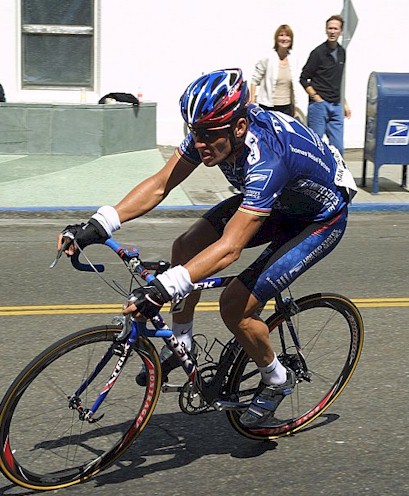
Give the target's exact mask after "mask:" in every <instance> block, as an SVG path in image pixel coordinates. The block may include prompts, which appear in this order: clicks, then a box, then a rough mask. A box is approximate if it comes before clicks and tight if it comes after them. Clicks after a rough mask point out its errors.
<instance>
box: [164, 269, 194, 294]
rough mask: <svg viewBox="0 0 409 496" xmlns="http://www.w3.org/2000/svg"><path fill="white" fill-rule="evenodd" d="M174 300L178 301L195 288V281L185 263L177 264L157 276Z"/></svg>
mask: <svg viewBox="0 0 409 496" xmlns="http://www.w3.org/2000/svg"><path fill="white" fill-rule="evenodd" d="M157 279H158V280H159V282H160V283H161V284H162V285H163V287H164V288H165V289H166V291H167V292H168V293H169V296H171V297H172V301H173V302H177V301H179V300H181V299H182V298H184V297H185V296H186V295H188V294H189V293H190V292H191V291H192V290H193V287H194V286H193V283H192V281H191V279H190V274H189V271H188V270H187V269H185V267H183V265H177V266H176V267H172V268H171V269H168V270H167V271H165V272H164V273H163V274H159V275H158V276H157Z"/></svg>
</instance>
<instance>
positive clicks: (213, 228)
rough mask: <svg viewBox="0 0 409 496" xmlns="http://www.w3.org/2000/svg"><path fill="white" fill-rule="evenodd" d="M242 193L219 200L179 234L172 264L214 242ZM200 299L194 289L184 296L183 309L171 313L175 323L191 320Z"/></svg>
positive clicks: (189, 257) (189, 256) (183, 260)
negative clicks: (186, 229) (187, 295)
mask: <svg viewBox="0 0 409 496" xmlns="http://www.w3.org/2000/svg"><path fill="white" fill-rule="evenodd" d="M241 200H242V195H236V196H233V197H231V198H228V199H227V200H224V201H222V202H220V203H219V204H218V205H216V206H215V207H213V208H212V209H210V210H209V211H208V212H206V213H205V214H204V216H203V217H202V218H201V219H199V220H198V221H197V222H195V223H194V224H193V226H192V227H190V229H188V231H186V232H185V233H184V234H182V235H181V236H179V237H178V238H177V239H176V240H175V242H174V243H173V247H172V265H173V266H175V265H179V264H182V265H183V264H185V263H186V262H187V261H189V260H190V259H192V258H193V257H194V256H195V255H197V254H198V253H200V252H201V251H203V250H204V249H205V248H207V247H208V246H210V245H211V244H212V243H214V242H216V241H217V240H218V239H219V238H220V237H221V236H222V234H223V230H224V227H225V225H226V223H227V222H228V221H229V219H230V217H231V216H232V215H233V214H234V212H235V211H236V210H237V208H238V207H239V205H240V203H241ZM199 299H200V292H199V291H196V292H194V293H192V294H191V295H189V297H188V298H186V301H185V305H184V309H183V310H182V311H181V312H179V313H175V314H174V315H173V321H174V323H177V324H185V323H189V322H192V320H193V314H194V310H195V307H196V305H197V303H198V302H199Z"/></svg>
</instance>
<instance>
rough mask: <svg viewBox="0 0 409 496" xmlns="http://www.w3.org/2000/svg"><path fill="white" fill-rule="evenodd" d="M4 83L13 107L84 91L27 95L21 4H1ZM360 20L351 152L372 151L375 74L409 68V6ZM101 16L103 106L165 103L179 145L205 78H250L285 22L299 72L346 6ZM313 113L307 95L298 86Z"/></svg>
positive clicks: (391, 5) (363, 11)
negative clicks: (367, 147)
mask: <svg viewBox="0 0 409 496" xmlns="http://www.w3.org/2000/svg"><path fill="white" fill-rule="evenodd" d="M1 3H2V11H1V16H0V43H1V45H0V46H3V47H7V50H2V57H1V59H0V81H1V82H2V84H3V86H4V88H5V90H6V96H7V99H8V101H19V102H22V101H23V102H24V101H26V102H30V101H36V102H39V101H40V102H79V101H80V95H79V92H78V91H65V92H64V91H38V90H30V91H22V90H21V89H20V88H19V81H20V73H19V66H20V56H19V29H20V28H19V21H18V19H19V11H18V5H19V0H1ZM353 4H354V8H355V11H356V13H357V15H358V18H359V22H358V27H357V30H356V32H355V34H354V37H353V39H352V41H351V42H350V44H349V46H348V52H347V66H346V96H347V99H348V101H349V104H350V107H351V109H352V118H351V119H350V120H349V121H346V125H345V145H346V148H357V147H362V146H363V143H364V126H365V112H366V90H367V82H368V77H369V75H370V73H371V72H372V71H380V72H409V50H408V42H407V39H408V36H407V26H408V22H409V2H408V1H407V0H394V2H387V1H386V0H372V2H370V3H368V1H367V0H353ZM97 5H98V10H99V12H100V23H99V29H98V31H97V33H96V35H97V39H98V53H97V88H96V92H95V93H89V94H87V102H89V103H96V102H97V101H98V99H99V97H100V96H101V95H103V94H105V93H108V92H111V91H125V92H131V93H134V94H136V93H137V92H138V88H139V87H140V88H142V91H143V95H144V99H145V100H151V101H155V102H157V103H158V116H157V120H158V122H157V129H158V137H157V141H158V143H159V144H162V145H177V144H178V143H179V141H180V140H181V139H182V137H183V123H182V120H181V117H180V115H179V106H178V103H179V98H180V95H181V94H182V92H183V91H184V89H185V87H186V86H187V85H188V84H189V83H190V82H191V81H192V80H193V79H195V78H196V77H198V76H199V75H200V74H201V73H202V72H208V71H211V70H214V69H219V68H224V67H236V66H238V67H241V68H242V69H243V71H244V75H245V77H246V78H247V79H249V78H250V77H251V74H252V70H253V67H254V64H255V62H256V61H257V60H258V58H260V57H261V56H263V55H264V54H265V53H268V52H269V50H270V49H271V46H272V37H273V34H274V31H275V29H276V27H277V26H278V25H279V24H283V23H286V24H289V25H290V26H291V27H292V28H293V30H294V34H295V43H294V49H293V52H292V59H293V66H295V67H296V70H295V72H296V76H297V78H296V79H298V73H299V72H300V70H301V68H302V66H303V64H304V63H305V62H306V59H307V57H308V55H309V53H310V51H311V50H312V49H313V48H314V47H315V46H317V45H318V44H320V43H322V42H323V41H325V20H326V19H327V18H328V17H329V16H330V15H332V14H336V13H341V11H342V8H343V0H331V1H328V0H314V1H312V2H306V1H305V0H257V1H253V2H249V1H243V0H236V1H231V0H223V1H221V0H206V2H199V1H197V0H173V1H172V2H170V1H168V0H137V1H136V0H98V2H97ZM296 89H297V95H296V96H297V100H298V105H299V106H300V108H301V109H302V110H303V111H305V110H306V106H307V98H306V95H305V93H304V90H303V89H302V87H301V86H300V85H299V84H296Z"/></svg>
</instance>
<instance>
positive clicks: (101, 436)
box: [0, 239, 364, 490]
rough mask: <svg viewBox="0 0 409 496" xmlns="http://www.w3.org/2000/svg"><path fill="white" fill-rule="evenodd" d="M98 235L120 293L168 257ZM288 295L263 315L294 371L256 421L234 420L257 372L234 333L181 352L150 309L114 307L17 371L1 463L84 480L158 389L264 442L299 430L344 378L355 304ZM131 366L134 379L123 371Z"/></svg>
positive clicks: (140, 420) (1, 419)
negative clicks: (115, 267)
mask: <svg viewBox="0 0 409 496" xmlns="http://www.w3.org/2000/svg"><path fill="white" fill-rule="evenodd" d="M105 244H106V245H107V246H108V247H110V248H111V249H112V250H113V251H114V252H115V253H117V255H118V256H119V257H120V258H121V259H122V261H123V262H124V264H125V266H126V267H127V269H128V270H129V272H130V274H131V284H130V287H129V291H127V290H125V289H124V288H122V287H120V286H119V285H117V286H116V288H115V286H113V287H114V288H115V289H117V290H118V291H119V292H121V293H122V294H123V295H124V296H126V297H128V296H129V294H130V293H131V290H132V285H135V283H138V284H139V285H140V284H141V283H149V282H151V281H152V279H153V278H154V277H155V276H156V275H157V274H158V273H161V272H163V271H164V270H166V269H167V268H168V267H169V266H170V264H169V263H168V262H165V261H154V262H143V261H142V259H141V257H140V253H139V251H138V250H137V249H136V248H125V247H122V246H121V245H120V244H119V243H118V242H117V241H116V240H114V239H109V240H107V241H106V243H105ZM61 253H62V250H60V252H59V254H58V255H57V258H56V260H55V261H54V263H53V264H52V266H54V265H55V264H56V262H57V260H58V258H59V256H61ZM82 254H83V256H84V257H85V258H86V262H87V263H83V262H81V261H80V260H79V258H78V257H77V256H74V257H71V259H72V263H73V265H74V267H75V268H77V269H79V270H87V271H96V272H97V273H98V274H99V275H101V274H100V273H101V272H102V271H103V270H104V266H103V265H93V264H92V263H91V262H90V260H89V259H88V258H87V257H86V255H85V254H84V252H82ZM101 277H102V276H101ZM232 278H233V277H232V276H221V277H211V278H207V279H205V280H203V281H201V282H199V283H197V284H195V285H194V291H209V290H213V289H215V288H223V287H225V286H227V285H228V284H229V282H230V281H231V280H232ZM104 280H105V279H104ZM105 282H107V283H108V284H111V283H110V282H108V281H105ZM289 294H290V296H289V297H283V295H281V294H280V295H278V296H277V297H276V298H275V305H274V311H273V313H272V315H269V316H268V317H267V318H266V319H265V321H266V323H267V325H268V327H269V330H270V336H271V338H272V339H274V340H275V341H277V342H275V343H274V344H275V348H276V349H278V348H279V349H280V351H279V352H278V356H279V359H280V361H281V362H282V363H283V364H284V365H286V366H287V367H290V368H291V369H292V370H293V371H294V372H295V375H296V378H297V384H296V387H295V390H294V392H293V394H292V395H290V396H288V397H286V398H285V400H284V401H282V403H281V404H280V405H279V407H278V409H277V411H276V413H275V415H274V419H273V420H274V421H273V422H272V424H271V426H269V427H268V428H258V429H255V428H252V429H250V428H247V427H245V426H243V425H242V424H241V423H240V415H241V413H242V412H243V411H244V410H245V409H246V408H247V407H248V406H249V404H250V402H251V399H252V397H253V395H254V393H255V391H256V389H257V387H258V385H259V381H260V374H259V371H258V369H257V366H256V364H255V363H254V362H253V360H251V359H250V358H249V356H248V355H247V354H246V353H245V352H244V350H243V349H242V347H241V346H240V344H239V343H238V342H237V341H236V339H235V338H232V339H230V340H228V341H227V342H226V343H223V342H222V341H220V340H219V339H218V338H215V339H213V341H210V340H207V339H206V335H205V334H200V335H196V336H194V339H195V343H196V347H195V348H196V349H197V350H198V351H199V353H198V354H197V356H196V355H192V354H190V353H189V352H187V351H185V349H184V347H183V346H182V345H181V344H180V343H179V341H178V340H177V338H176V337H175V336H174V334H173V333H172V330H171V329H170V328H169V327H168V325H167V324H166V323H165V321H164V319H163V316H162V314H158V315H157V316H155V317H154V318H152V319H151V320H150V323H148V325H147V323H146V322H138V321H136V320H134V319H133V318H132V317H129V316H127V317H126V318H125V317H124V316H120V317H117V318H116V319H115V320H114V322H113V323H112V324H110V325H104V326H98V327H91V328H88V329H84V330H81V331H78V332H76V333H74V334H71V335H69V336H67V337H65V338H63V339H61V340H60V341H58V342H56V343H55V344H52V345H51V346H49V347H48V348H47V349H46V350H45V351H43V352H42V353H41V354H40V355H38V356H37V357H36V358H34V359H33V360H32V361H31V363H30V364H29V365H27V366H26V367H25V369H24V370H23V371H22V372H21V373H20V374H19V375H18V376H17V378H16V379H15V380H14V382H13V383H12V384H11V386H10V387H9V389H8V391H7V392H6V394H5V396H4V398H3V399H2V402H1V405H0V441H1V456H0V469H1V471H2V472H3V474H4V475H5V476H6V477H7V478H8V479H10V480H11V481H12V482H13V483H15V484H17V485H20V486H23V487H25V488H28V489H33V490H56V489H60V488H64V487H68V486H71V485H73V484H77V483H80V482H83V481H86V480H87V479H89V478H91V477H93V476H95V475H96V474H97V473H99V472H100V471H102V470H104V469H107V468H108V467H109V466H111V465H112V464H113V463H114V462H115V461H116V460H117V459H118V458H120V457H121V455H123V454H124V452H125V451H126V450H127V449H128V448H129V446H130V445H131V443H133V442H134V441H135V440H136V438H138V436H139V435H140V434H141V433H142V431H143V430H144V429H145V427H146V426H147V424H148V422H149V419H150V418H151V416H152V414H153V412H154V410H155V406H156V405H157V402H158V398H159V395H160V393H161V392H175V393H176V394H177V395H178V401H179V407H180V410H181V411H182V412H184V413H186V414H189V415H198V414H202V413H204V412H212V411H213V412H216V411H219V412H225V413H226V415H227V419H228V421H229V422H230V425H231V426H232V428H233V429H234V430H235V431H237V432H238V433H239V434H241V435H243V436H246V437H247V438H250V439H254V440H261V441H266V440H272V439H276V438H279V437H282V436H288V435H290V434H294V433H296V432H297V431H300V430H301V429H303V428H304V427H305V426H306V425H308V424H310V423H311V422H313V421H314V420H315V419H317V418H318V417H319V416H320V415H321V414H322V413H323V412H324V411H325V410H327V408H328V407H329V406H330V405H331V404H332V403H333V402H334V401H335V399H336V398H337V397H338V396H339V395H340V393H341V392H342V391H343V390H344V388H345V386H346V385H347V383H348V382H349V380H350V379H351V376H352V374H353V373H354V371H355V369H356V366H357V364H358V361H359V357H360V355H361V350H362V346H363V336H364V328H363V321H362V318H361V315H360V312H359V310H358V309H357V307H356V306H355V305H354V304H353V303H352V302H351V301H350V300H349V299H347V298H345V297H344V296H341V295H338V294H331V293H316V294H311V295H308V296H304V297H302V298H299V299H294V298H293V297H292V295H291V292H289ZM264 311H266V310H264ZM196 318H198V317H196ZM152 338H162V339H163V340H164V342H165V344H166V345H167V346H168V348H169V349H170V350H171V351H172V352H173V353H174V354H175V355H176V356H177V357H178V358H179V360H180V363H181V369H182V370H183V371H184V372H185V373H186V380H185V382H184V384H181V385H171V384H169V383H168V382H164V383H163V384H162V370H161V363H160V358H159V355H158V352H157V350H156V348H155V346H154V345H153V343H152ZM142 365H144V367H145V369H146V371H147V380H146V385H145V386H140V385H138V384H137V383H136V381H135V378H136V376H137V375H138V373H139V372H140V370H141V366H142ZM182 382H183V381H182Z"/></svg>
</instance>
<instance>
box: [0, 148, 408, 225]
mask: <svg viewBox="0 0 409 496" xmlns="http://www.w3.org/2000/svg"><path fill="white" fill-rule="evenodd" d="M173 150H174V148H173V147H166V146H165V147H158V149H156V150H148V151H139V152H129V153H122V154H117V155H108V156H103V157H90V156H87V157H81V156H58V155H54V156H53V155H41V156H40V155H30V156H29V155H0V213H1V214H2V215H3V216H4V215H6V214H10V213H12V212H46V211H48V212H50V211H66V210H71V211H72V210H80V211H88V210H91V211H93V210H95V209H96V208H97V207H98V206H100V205H106V204H115V203H117V202H118V201H119V200H120V199H121V198H122V197H123V196H124V195H125V194H126V193H127V192H128V191H129V190H130V189H131V188H132V186H133V185H135V184H137V183H139V182H140V181H142V180H143V179H144V178H146V177H149V176H150V175H151V174H153V173H154V172H156V171H158V170H159V169H160V168H161V167H162V165H163V164H164V163H165V160H166V159H167V158H168V157H169V156H170V155H171V154H172V152H173ZM346 161H347V163H348V165H349V167H350V169H351V171H352V173H353V175H354V177H355V180H356V182H357V184H358V186H359V185H360V184H361V176H362V150H347V152H346ZM372 174H373V164H372V163H368V167H367V179H366V187H365V188H362V187H360V186H359V191H358V194H357V195H356V196H355V198H354V202H353V204H352V205H351V207H350V208H351V211H379V210H402V211H404V210H407V211H409V191H408V190H407V189H406V190H405V189H403V188H402V187H401V186H400V184H401V176H402V166H400V165H384V166H382V167H381V168H380V178H379V193H378V194H377V195H373V194H372V193H371V188H372ZM232 192H233V190H232V188H231V186H230V184H229V183H228V182H227V180H226V179H225V178H224V176H223V174H222V173H221V172H220V170H219V169H218V168H217V167H212V168H208V167H204V166H199V167H198V168H197V169H196V171H194V172H193V174H192V175H191V176H190V177H189V178H188V179H187V180H186V181H185V182H184V183H183V184H182V185H181V186H178V187H177V188H175V190H173V191H172V192H171V193H170V195H169V197H168V198H167V199H166V200H165V201H164V202H163V203H162V205H161V206H160V207H158V208H157V209H155V211H157V212H158V213H159V212H162V214H163V213H164V212H169V213H171V214H172V215H176V212H177V213H178V214H184V215H191V214H192V212H195V211H196V215H197V214H198V212H197V211H200V210H203V209H206V208H208V207H209V206H211V205H214V204H216V203H217V202H219V201H220V200H222V199H224V198H227V197H229V196H231V195H232Z"/></svg>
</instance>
